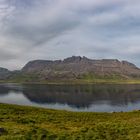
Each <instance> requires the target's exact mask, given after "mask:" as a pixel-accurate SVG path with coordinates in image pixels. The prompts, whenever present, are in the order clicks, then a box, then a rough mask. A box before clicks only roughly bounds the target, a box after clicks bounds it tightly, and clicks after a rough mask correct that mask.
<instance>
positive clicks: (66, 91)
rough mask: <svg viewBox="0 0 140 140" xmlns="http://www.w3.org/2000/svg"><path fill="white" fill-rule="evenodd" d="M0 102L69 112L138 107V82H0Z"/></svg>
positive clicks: (120, 109) (121, 109)
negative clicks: (102, 83)
mask: <svg viewBox="0 0 140 140" xmlns="http://www.w3.org/2000/svg"><path fill="white" fill-rule="evenodd" d="M0 102H1V103H9V104H18V105H31V106H38V107H45V108H53V109H63V110H70V111H91V112H112V111H115V112H119V111H131V110H140V85H99V84H98V85H18V84H0Z"/></svg>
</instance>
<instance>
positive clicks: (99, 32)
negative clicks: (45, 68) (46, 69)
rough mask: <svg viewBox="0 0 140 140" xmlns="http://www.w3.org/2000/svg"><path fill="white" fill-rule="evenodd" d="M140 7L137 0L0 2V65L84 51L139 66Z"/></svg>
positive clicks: (16, 0)
mask: <svg viewBox="0 0 140 140" xmlns="http://www.w3.org/2000/svg"><path fill="white" fill-rule="evenodd" d="M139 6H140V2H139V1H138V0H133V1H132V0H113V1H112V0H98V1H93V0H76V1H75V0H67V1H66V0H40V1H38V0H0V30H1V32H0V64H1V65H3V66H5V67H8V68H12V69H16V68H17V67H18V68H20V67H22V66H23V65H24V64H25V63H26V62H27V61H29V60H30V59H61V58H64V57H68V56H71V55H85V56H87V57H91V58H120V59H125V60H127V59H128V60H130V61H132V62H136V63H137V64H138V65H140V62H139V61H138V60H139V55H138V54H139V53H138V51H139V50H140V49H139V48H140V47H139V46H140V41H139V37H140V30H139V28H140V26H139V25H140V24H139V23H140V10H139ZM5 48H6V49H5ZM7 60H8V62H6V61H7ZM12 64H13V65H12Z"/></svg>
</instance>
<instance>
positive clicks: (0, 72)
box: [0, 67, 11, 80]
mask: <svg viewBox="0 0 140 140" xmlns="http://www.w3.org/2000/svg"><path fill="white" fill-rule="evenodd" d="M10 75H11V72H10V71H9V70H8V69H6V68H2V67H0V80H4V79H7V78H8V77H9V76H10Z"/></svg>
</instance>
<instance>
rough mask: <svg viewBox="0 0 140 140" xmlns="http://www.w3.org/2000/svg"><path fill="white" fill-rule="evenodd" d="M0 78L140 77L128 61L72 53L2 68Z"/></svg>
mask: <svg viewBox="0 0 140 140" xmlns="http://www.w3.org/2000/svg"><path fill="white" fill-rule="evenodd" d="M0 79H1V80H10V81H16V82H19V81H21V82H42V81H44V82H46V81H47V82H50V81H52V82H58V81H59V82H60V81H64V82H65V81H71V82H73V81H76V82H79V81H80V82H82V81H84V82H95V81H98V80H104V81H107V80H132V79H133V80H134V79H137V80H139V79H140V69H139V68H138V67H137V66H135V65H134V64H132V63H130V62H127V61H119V60H117V59H101V60H93V59H89V58H86V57H80V56H72V57H69V58H66V59H64V60H55V61H51V60H34V61H30V62H28V63H27V64H26V65H25V66H24V67H23V68H22V69H21V70H20V71H14V72H13V71H9V70H7V69H4V68H1V69H0Z"/></svg>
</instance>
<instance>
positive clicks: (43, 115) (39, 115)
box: [0, 104, 140, 140]
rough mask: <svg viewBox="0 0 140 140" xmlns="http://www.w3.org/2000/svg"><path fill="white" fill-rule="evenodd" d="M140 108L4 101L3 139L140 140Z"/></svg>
mask: <svg viewBox="0 0 140 140" xmlns="http://www.w3.org/2000/svg"><path fill="white" fill-rule="evenodd" d="M139 139H140V111H133V112H126V113H121V112H120V113H89V112H68V111H57V110H50V109H42V108H34V107H22V106H17V105H5V104H0V140H139Z"/></svg>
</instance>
